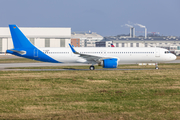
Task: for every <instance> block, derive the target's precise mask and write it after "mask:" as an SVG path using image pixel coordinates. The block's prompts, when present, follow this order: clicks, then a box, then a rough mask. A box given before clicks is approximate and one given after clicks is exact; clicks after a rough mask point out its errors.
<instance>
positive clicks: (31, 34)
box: [0, 27, 71, 54]
mask: <svg viewBox="0 0 180 120" xmlns="http://www.w3.org/2000/svg"><path fill="white" fill-rule="evenodd" d="M19 29H20V30H21V31H22V32H23V33H24V35H25V36H26V37H27V38H28V39H29V40H30V42H31V43H32V44H33V45H35V46H36V47H68V46H69V45H68V44H69V43H71V28H58V27H57V28H56V27H55V28H50V27H41V28H40V27H19ZM11 48H14V47H13V42H12V38H11V34H10V30H9V28H8V27H0V54H4V53H5V52H6V50H7V49H11Z"/></svg>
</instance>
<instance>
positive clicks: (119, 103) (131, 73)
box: [0, 64, 180, 120]
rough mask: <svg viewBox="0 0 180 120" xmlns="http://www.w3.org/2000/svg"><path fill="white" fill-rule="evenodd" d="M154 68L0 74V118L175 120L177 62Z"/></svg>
mask: <svg viewBox="0 0 180 120" xmlns="http://www.w3.org/2000/svg"><path fill="white" fill-rule="evenodd" d="M63 67H64V66H63ZM71 67H73V68H82V69H84V67H87V66H81V67H80V66H71ZM159 67H160V68H161V69H160V70H155V69H150V70H149V69H148V70H128V71H127V70H117V71H106V70H105V71H99V70H95V71H41V72H36V71H0V119H77V120H79V119H83V120H84V119H105V120H106V119H107V120H109V119H125V120H128V119H180V112H179V111H180V107H179V106H180V102H179V100H180V82H179V80H180V74H179V73H180V64H160V65H159ZM51 68H53V67H51ZM58 68H59V67H58ZM65 68H68V67H65ZM120 68H134V69H137V68H154V66H137V65H127V66H126V65H120Z"/></svg>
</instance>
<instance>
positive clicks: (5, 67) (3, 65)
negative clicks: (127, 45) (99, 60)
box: [0, 55, 180, 71]
mask: <svg viewBox="0 0 180 120" xmlns="http://www.w3.org/2000/svg"><path fill="white" fill-rule="evenodd" d="M1 58H5V59H7V58H8V59H11V58H19V57H16V56H9V55H8V56H1V57H0V59H1ZM166 63H180V60H174V61H171V62H166ZM121 64H127V63H121ZM128 64H136V63H128ZM81 65H88V64H82V63H0V71H2V70H3V71H8V70H23V71H62V70H89V67H88V68H87V69H8V68H10V67H44V66H81ZM89 66H90V65H89ZM96 70H132V69H96ZM133 70H144V69H133ZM146 70H147V69H146Z"/></svg>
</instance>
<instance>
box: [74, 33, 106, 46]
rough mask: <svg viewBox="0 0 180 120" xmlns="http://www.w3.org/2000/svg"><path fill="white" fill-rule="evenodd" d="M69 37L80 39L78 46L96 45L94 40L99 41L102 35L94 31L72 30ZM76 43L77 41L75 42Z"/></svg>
mask: <svg viewBox="0 0 180 120" xmlns="http://www.w3.org/2000/svg"><path fill="white" fill-rule="evenodd" d="M71 39H73V40H78V39H79V40H80V43H79V44H80V47H96V44H95V43H96V42H99V41H101V40H102V39H103V37H102V36H101V35H99V34H97V33H95V32H90V31H89V32H72V34H71ZM76 44H78V43H76Z"/></svg>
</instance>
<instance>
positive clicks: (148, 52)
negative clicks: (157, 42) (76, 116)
mask: <svg viewBox="0 0 180 120" xmlns="http://www.w3.org/2000/svg"><path fill="white" fill-rule="evenodd" d="M39 50H41V51H42V52H44V53H45V54H47V55H48V56H50V57H51V58H53V59H55V60H57V61H59V62H65V63H76V62H82V63H91V61H87V60H86V59H84V58H82V57H79V56H80V55H78V54H74V53H73V52H72V51H71V49H70V48H39ZM75 50H76V51H77V52H79V53H81V54H86V55H93V56H99V57H111V58H112V57H114V58H118V63H119V64H120V63H159V62H167V61H172V60H175V59H176V56H175V55H174V54H172V53H169V52H168V50H166V49H163V48H148V47H147V48H115V47H111V48H104V47H102V48H101V47H94V48H89V47H86V48H78V47H76V48H75Z"/></svg>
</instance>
